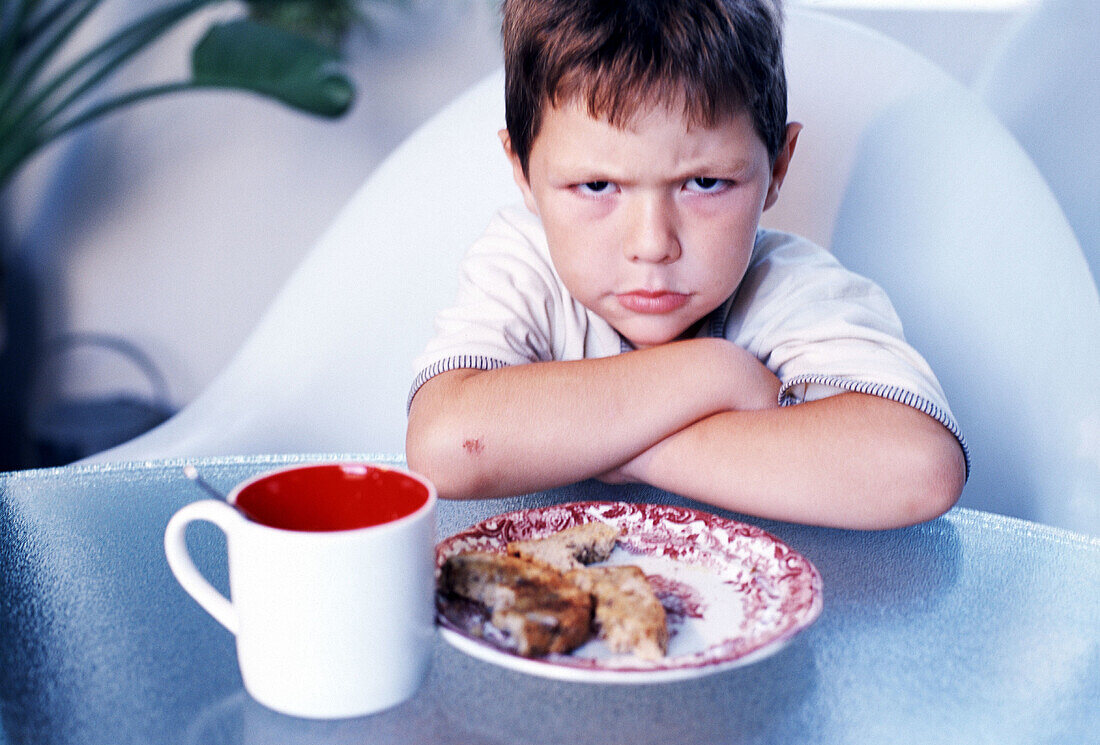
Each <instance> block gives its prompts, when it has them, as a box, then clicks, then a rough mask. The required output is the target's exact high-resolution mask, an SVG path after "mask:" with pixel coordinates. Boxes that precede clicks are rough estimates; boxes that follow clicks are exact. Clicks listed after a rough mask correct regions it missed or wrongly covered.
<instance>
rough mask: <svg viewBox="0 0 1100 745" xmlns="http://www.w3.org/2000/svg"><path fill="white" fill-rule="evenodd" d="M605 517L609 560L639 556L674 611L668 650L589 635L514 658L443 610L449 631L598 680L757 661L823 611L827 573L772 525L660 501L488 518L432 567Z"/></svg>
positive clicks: (526, 665)
mask: <svg viewBox="0 0 1100 745" xmlns="http://www.w3.org/2000/svg"><path fill="white" fill-rule="evenodd" d="M593 521H600V522H605V523H608V524H610V525H613V526H615V527H617V528H619V530H620V532H621V533H622V535H621V537H620V539H619V543H618V546H617V547H616V549H615V553H614V554H613V555H612V558H611V560H610V562H611V563H619V564H637V565H639V566H641V567H642V568H643V570H644V571H645V572H646V573H647V574H648V575H649V576H650V577H651V581H652V584H653V585H654V588H655V591H656V592H657V594H658V597H659V598H660V599H661V602H662V603H663V604H664V605H665V607H666V610H667V611H668V614H669V627H670V632H671V633H672V634H673V640H672V642H671V643H670V648H669V655H668V656H667V657H665V658H664V659H663V660H659V661H656V662H648V661H644V660H640V659H637V658H635V657H633V656H630V655H609V654H607V653H606V650H604V651H602V652H601V651H600V649H599V647H600V646H601V645H600V643H598V642H590V643H589V644H587V645H585V646H584V647H582V648H581V649H579V650H576V651H574V652H573V653H572V654H570V655H551V656H548V657H545V658H540V659H534V660H531V659H526V658H522V657H518V656H517V655H514V654H512V653H510V652H508V651H507V650H503V649H500V648H499V647H496V646H493V645H492V644H490V643H489V642H487V641H484V640H482V639H480V638H478V637H477V636H476V635H474V634H471V633H468V631H467V630H466V629H464V628H461V627H460V625H459V624H456V623H455V622H453V621H452V620H451V619H449V618H447V617H446V616H445V615H444V614H442V613H441V614H439V616H438V621H439V625H440V628H441V630H442V632H443V636H444V637H445V638H446V639H447V640H448V641H450V642H451V643H452V644H454V645H455V646H457V647H459V648H460V649H463V650H464V651H467V652H470V653H471V654H475V655H476V656H479V657H482V658H483V659H486V660H489V661H491V662H496V663H498V664H502V665H505V666H508V667H512V668H515V669H520V670H523V671H526V672H530V673H533V674H536V675H544V676H546V677H556V678H561V679H571V680H589V679H592V680H599V681H601V682H653V681H658V680H673V679H682V678H687V677H695V676H698V675H704V674H708V673H711V672H717V671H719V670H725V669H728V668H730V667H736V666H738V665H742V664H748V663H749V662H752V661H755V660H757V659H760V658H762V657H764V656H766V655H767V654H770V653H771V652H774V651H775V650H777V649H779V648H780V647H782V646H783V645H784V644H785V643H786V642H787V641H788V640H789V639H790V638H791V637H793V636H794V635H795V634H797V633H798V632H799V631H801V630H803V629H805V628H806V627H808V626H809V625H810V624H812V623H813V622H814V621H815V620H816V619H817V617H818V616H819V615H820V614H821V610H822V582H821V575H820V574H819V573H818V571H817V569H816V568H815V567H814V565H813V564H812V563H811V562H810V561H809V560H808V559H806V557H804V556H802V555H801V554H799V553H798V552H797V551H795V550H793V549H792V548H791V547H790V546H788V545H787V544H785V543H784V542H783V541H781V540H779V539H778V538H776V537H775V536H773V535H771V534H770V533H768V532H766V531H764V530H762V529H761V528H758V527H755V526H752V525H748V524H746V523H742V522H738V521H735V520H729V519H727V518H724V517H719V516H718V515H713V514H710V513H708V512H702V511H699V510H694V509H690V508H687V507H675V506H670V505H659V504H631V503H627V502H572V503H568V504H560V505H553V506H549V507H542V508H538V509H531V510H520V511H517V512H509V513H506V514H503V515H498V516H496V517H492V518H489V519H488V520H485V521H483V522H481V523H479V524H478V525H475V526H473V527H470V528H468V529H466V530H464V531H462V532H460V533H457V534H456V535H453V536H451V537H450V538H447V539H446V540H444V541H442V542H441V543H440V544H439V545H438V546H437V547H436V566H437V567H438V566H442V564H443V562H444V561H446V559H447V557H449V556H453V555H454V554H457V553H461V552H463V551H474V550H479V551H500V552H503V551H504V550H505V546H506V545H507V544H508V543H509V542H510V541H514V540H523V539H530V538H541V537H544V536H547V535H550V534H552V533H556V532H558V531H559V530H563V529H565V528H568V527H570V526H573V525H577V524H580V523H586V522H593Z"/></svg>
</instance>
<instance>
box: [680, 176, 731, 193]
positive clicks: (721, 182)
mask: <svg viewBox="0 0 1100 745" xmlns="http://www.w3.org/2000/svg"><path fill="white" fill-rule="evenodd" d="M726 183H727V182H726V180H725V179H720V178H711V177H709V176H697V177H696V178H693V179H688V182H687V183H686V184H685V185H684V186H685V187H686V188H687V190H688V191H694V192H697V193H699V194H711V193H714V192H716V191H721V190H722V189H723V187H725V186H726Z"/></svg>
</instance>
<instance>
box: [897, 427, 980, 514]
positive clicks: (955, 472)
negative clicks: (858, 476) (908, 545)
mask: <svg viewBox="0 0 1100 745" xmlns="http://www.w3.org/2000/svg"><path fill="white" fill-rule="evenodd" d="M898 466H899V469H898V472H897V476H896V481H895V484H896V491H895V492H894V494H895V501H894V505H895V511H894V513H893V517H894V522H895V524H894V525H892V526H889V527H906V526H910V525H917V524H919V523H924V522H928V521H930V520H934V519H936V518H938V517H940V516H942V515H943V514H945V513H946V512H947V511H949V510H950V509H951V508H952V507H954V506H955V504H956V503H957V502H958V501H959V497H960V496H961V495H962V490H963V485H964V484H965V482H966V461H965V458H964V456H963V452H962V447H961V446H960V445H959V442H958V440H956V439H955V437H954V435H952V434H951V433H950V432H948V431H947V430H946V429H945V428H943V427H942V426H940V432H932V433H930V435H929V436H927V437H922V438H919V441H918V442H912V443H910V447H909V448H907V449H906V451H905V454H904V455H903V456H901V457H900V458H899V459H898Z"/></svg>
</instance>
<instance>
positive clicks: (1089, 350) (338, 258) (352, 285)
mask: <svg viewBox="0 0 1100 745" xmlns="http://www.w3.org/2000/svg"><path fill="white" fill-rule="evenodd" d="M787 38H788V51H787V55H788V68H789V73H788V74H789V78H790V88H791V91H790V100H791V114H792V118H795V119H798V120H800V121H802V122H804V123H805V124H806V130H805V132H804V133H803V136H802V138H801V139H800V141H799V146H798V151H797V154H796V158H795V161H794V166H793V168H792V172H791V174H790V176H789V177H788V180H787V182H786V184H785V186H784V193H783V195H782V197H781V199H780V202H779V205H780V206H777V207H776V208H775V209H774V210H772V211H770V212H768V213H766V214H767V224H769V225H774V226H779V227H783V228H785V229H788V230H792V231H794V232H799V233H802V234H804V235H807V236H809V237H811V238H813V239H815V240H817V241H818V242H820V243H822V244H824V245H826V246H830V247H831V248H832V249H833V250H835V251H836V252H837V253H838V254H839V255H841V256H842V258H843V259H844V260H845V261H847V262H849V263H850V264H852V265H853V267H854V268H856V269H857V270H861V271H864V272H866V273H867V274H869V275H871V276H873V277H875V278H876V279H877V280H878V281H880V282H882V283H883V284H884V285H886V286H887V289H888V290H889V291H890V292H891V293H892V294H894V295H895V297H896V300H897V305H898V308H899V312H900V314H901V316H902V318H903V319H905V320H906V322H907V328H908V330H909V333H910V335H911V337H912V339H913V341H914V342H915V343H916V346H917V347H918V348H919V349H920V350H921V351H922V352H924V353H925V354H926V355H927V357H928V358H929V359H930V361H931V363H932V365H933V368H934V369H936V370H937V372H938V373H939V375H940V377H941V380H942V382H943V384H944V387H945V389H946V391H947V394H948V397H949V400H950V401H951V402H952V405H953V407H954V409H955V412H956V414H957V416H958V418H959V420H960V423H961V426H962V428H963V430H964V433H965V435H966V436H967V438H968V440H969V442H970V445H971V449H972V453H973V459H974V470H973V474H972V476H971V479H970V482H969V484H968V486H967V488H966V492H965V494H964V498H963V503H964V504H967V505H970V506H976V507H982V508H986V509H991V510H996V511H1003V512H1009V513H1011V514H1016V515H1019V516H1022V517H1030V518H1038V519H1049V520H1050V521H1051V522H1058V523H1060V524H1067V523H1072V524H1073V526H1074V527H1078V528H1090V529H1093V528H1094V529H1095V530H1096V532H1100V521H1098V522H1097V523H1091V524H1088V525H1086V521H1085V518H1084V517H1082V515H1084V516H1085V517H1088V519H1090V520H1091V519H1093V518H1094V517H1095V515H1096V502H1097V500H1100V477H1098V468H1097V462H1096V459H1095V457H1093V456H1094V455H1095V452H1090V451H1088V447H1092V448H1093V451H1094V450H1095V447H1096V444H1095V438H1096V436H1097V435H1096V432H1095V429H1096V428H1097V426H1098V425H1097V422H1098V421H1100V416H1098V412H1100V406H1098V404H1097V397H1096V395H1097V394H1096V389H1095V387H1094V386H1092V385H1091V384H1092V382H1093V380H1094V375H1095V370H1096V369H1097V362H1100V350H1098V348H1097V344H1098V343H1100V312H1098V299H1097V295H1096V290H1095V287H1094V286H1093V285H1092V283H1091V281H1090V280H1089V279H1088V274H1087V270H1086V268H1085V264H1084V259H1083V258H1082V256H1081V253H1080V250H1079V248H1078V246H1077V244H1076V242H1075V241H1074V238H1073V235H1072V233H1071V232H1070V230H1069V227H1068V226H1067V225H1066V223H1065V219H1064V217H1063V216H1062V214H1061V212H1060V211H1059V209H1058V207H1057V205H1056V204H1055V203H1054V200H1053V198H1052V197H1051V196H1050V193H1049V190H1048V189H1047V188H1046V187H1045V185H1044V184H1043V182H1042V179H1041V178H1040V177H1039V176H1038V174H1037V173H1036V172H1035V170H1034V168H1033V167H1032V165H1031V164H1030V162H1029V161H1028V159H1027V158H1026V156H1025V155H1024V154H1023V153H1022V152H1021V151H1020V149H1019V147H1018V146H1017V145H1016V144H1015V143H1014V142H1013V140H1012V139H1011V138H1010V137H1009V136H1008V135H1007V134H1006V133H1005V132H1004V130H1003V128H1002V127H1001V126H1000V125H999V124H998V123H997V122H996V120H995V119H994V118H993V117H992V116H991V115H990V114H988V112H987V111H986V110H985V109H984V108H983V107H982V106H981V104H980V103H978V102H977V100H976V98H975V96H974V95H973V94H971V93H968V92H967V91H966V90H964V89H963V88H962V87H961V86H959V85H958V84H957V83H955V82H954V81H953V80H952V79H951V78H949V77H948V76H947V75H946V74H944V73H942V72H940V71H939V70H938V69H937V68H935V67H934V66H933V65H931V64H930V63H928V62H926V61H924V60H923V59H922V58H920V57H918V56H916V55H915V54H913V53H912V52H910V51H908V50H906V49H905V48H904V47H902V46H900V45H898V44H896V43H894V42H892V41H889V40H887V39H885V38H884V37H882V36H880V35H877V34H875V33H873V32H870V31H868V30H866V29H863V28H861V27H858V26H855V25H852V24H849V23H845V22H841V21H837V20H835V19H831V18H829V17H827V16H823V15H818V14H814V13H807V12H791V13H790V15H789V23H788V36H787ZM502 108H503V103H502V78H501V76H500V75H499V74H498V75H493V76H491V77H490V78H488V79H486V80H485V81H483V82H482V83H481V84H479V85H477V86H475V87H474V88H473V89H472V90H471V91H470V92H468V93H467V94H466V95H464V96H462V97H461V98H460V99H459V100H458V101H456V102H455V103H454V104H453V105H451V106H450V107H449V108H447V109H445V110H444V111H443V112H441V113H440V114H439V115H437V116H436V117H435V118H433V119H432V120H431V121H430V122H429V123H428V124H427V125H425V126H424V127H423V128H422V129H420V130H419V131H418V132H416V133H415V134H414V135H413V136H412V137H411V138H410V139H409V140H408V141H407V142H406V143H405V144H404V145H403V146H402V147H401V148H399V149H398V150H397V151H396V152H395V153H394V154H393V155H392V156H391V157H390V158H389V159H388V160H387V161H386V162H385V163H384V164H383V165H382V166H381V167H380V168H379V169H378V171H377V172H375V173H374V174H373V175H372V176H371V177H370V178H369V179H368V180H367V182H366V183H365V184H364V186H363V187H362V189H361V191H360V192H359V193H358V194H357V195H356V196H355V197H354V199H353V200H352V202H351V203H350V204H349V205H348V206H347V208H346V209H345V210H344V211H343V213H342V214H341V215H340V216H339V217H338V219H337V220H336V222H335V224H334V225H333V226H332V228H331V229H330V230H329V231H328V233H327V234H326V235H324V236H323V237H322V238H321V240H320V242H319V243H318V245H317V246H316V248H315V249H314V250H313V252H312V253H311V254H310V256H309V257H308V258H307V259H306V260H305V261H304V262H303V264H302V266H301V268H300V269H299V270H298V271H297V273H296V274H295V275H294V276H293V277H292V278H291V280H290V282H289V283H288V285H287V287H286V289H285V290H284V291H283V292H282V294H281V295H280V296H279V297H278V299H277V300H276V302H275V303H274V305H273V307H272V308H271V310H270V311H269V312H268V313H267V315H266V316H265V317H264V319H263V320H262V322H261V324H260V325H259V327H258V328H257V329H256V331H255V332H254V334H253V335H252V336H251V338H250V339H249V340H248V342H247V343H246V344H245V346H244V348H243V349H242V350H241V351H240V353H239V354H238V356H237V357H236V358H235V359H234V361H233V362H232V363H231V365H230V366H229V367H228V368H227V369H226V370H225V372H224V373H223V374H222V375H221V376H220V377H219V378H218V379H217V380H216V381H215V382H214V383H213V384H212V385H211V386H210V388H209V389H208V390H207V391H206V392H204V393H203V394H202V395H201V396H200V397H199V398H198V399H196V400H195V401H194V402H193V403H192V404H190V405H189V406H188V407H186V408H185V409H184V410H183V411H182V412H180V413H179V414H178V415H177V416H176V417H174V418H173V419H172V420H170V421H169V422H167V423H166V424H164V425H162V426H161V427H160V428H158V429H156V430H154V431H153V432H151V433H149V434H147V435H145V436H143V437H140V438H138V439H136V440H134V441H132V442H130V443H127V444H125V445H122V446H120V447H119V448H116V449H114V450H112V451H108V452H107V453H104V454H101V455H100V456H97V457H96V458H94V459H93V460H98V461H105V460H135V459H146V458H157V457H170V456H199V455H214V454H250V453H266V452H271V453H277V452H342V453H349V452H350V453H371V452H388V453H393V452H401V451H403V444H404V428H405V399H406V393H407V390H408V385H409V382H410V376H411V360H412V358H413V357H414V356H415V355H416V354H417V353H418V351H419V350H420V348H421V346H422V344H423V343H424V342H425V341H426V339H427V338H428V336H429V335H430V333H431V320H432V317H433V314H434V313H435V311H436V310H437V309H438V308H440V307H442V306H443V305H445V304H447V303H448V302H449V301H450V300H451V298H452V297H453V293H454V290H455V287H456V280H455V276H456V266H457V263H458V261H459V259H460V257H461V255H462V253H463V250H464V248H465V247H466V245H467V244H468V243H469V242H470V241H471V240H472V239H474V238H475V237H476V236H477V235H478V233H479V232H480V231H481V229H482V228H483V226H484V225H485V224H486V223H487V221H488V220H489V218H490V216H491V214H492V213H493V212H494V210H495V209H496V208H497V207H498V206H499V205H501V204H504V203H509V202H513V201H517V200H518V192H517V190H516V189H515V187H514V186H513V184H512V182H511V176H510V172H509V168H508V164H507V162H506V161H505V159H504V157H503V155H502V154H501V152H500V145H499V143H498V142H497V139H496V130H497V129H498V128H499V127H500V126H501V125H502V122H503V114H502ZM1067 383H1068V385H1067ZM1090 427H1091V428H1092V429H1091V430H1090V429H1089V428H1090ZM1090 432H1091V433H1092V434H1091V435H1090V434H1089V433H1090ZM1090 436H1091V437H1093V440H1092V441H1091V443H1092V444H1091V445H1088V443H1089V442H1090V441H1089V440H1088V439H1087V438H1088V437H1090ZM1076 498H1081V499H1082V501H1083V505H1078V504H1076V503H1073V504H1072V509H1071V507H1070V506H1066V505H1067V504H1069V503H1068V502H1067V501H1066V500H1072V499H1076Z"/></svg>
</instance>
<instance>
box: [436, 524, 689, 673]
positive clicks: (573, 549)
mask: <svg viewBox="0 0 1100 745" xmlns="http://www.w3.org/2000/svg"><path fill="white" fill-rule="evenodd" d="M618 537H619V531H618V529H617V528H614V527H612V526H610V525H607V524H605V523H600V522H594V523H585V524H582V525H575V526H573V527H571V528H566V529H565V530H562V531H560V532H558V533H554V534H553V535H550V536H547V537H545V538H538V539H531V540H525V541H512V542H510V543H508V544H507V546H506V553H504V554H500V553H495V552H491V551H465V552H462V553H459V554H456V555H454V556H451V557H450V558H448V559H447V560H446V561H445V562H444V564H443V566H442V568H441V569H440V576H439V590H440V593H441V594H442V596H443V597H445V598H462V599H464V600H467V601H472V602H473V603H477V604H480V606H483V607H484V609H485V611H486V612H487V615H488V623H489V625H491V626H492V627H493V628H492V629H489V628H487V627H486V626H485V625H484V619H485V615H486V613H485V612H483V611H478V614H479V617H480V619H481V620H479V621H478V622H477V623H475V624H468V626H471V627H472V628H469V629H468V630H469V631H470V632H471V633H474V634H476V635H480V636H483V637H485V638H486V639H488V640H490V641H493V642H495V643H498V644H499V645H501V646H504V647H506V648H508V649H511V650H513V651H515V652H516V653H517V654H520V655H523V656H524V657H539V656H543V655H546V654H550V653H561V654H565V653H568V652H570V651H572V650H573V649H576V648H577V647H579V646H581V645H582V644H584V643H585V642H586V641H587V640H588V639H589V637H590V636H591V635H592V633H593V630H595V633H596V634H597V636H598V638H599V639H600V640H601V641H603V642H604V643H605V644H606V645H607V646H608V648H609V649H611V651H613V652H615V653H617V654H633V655H635V656H637V657H639V658H641V659H646V660H657V659H660V658H661V657H664V655H665V654H666V653H667V651H668V637H669V633H668V621H667V618H666V616H665V609H664V606H662V605H661V601H660V600H658V599H657V596H656V594H655V593H654V591H653V587H652V586H651V585H650V583H649V580H648V578H647V577H646V575H645V573H644V572H643V571H642V570H641V569H639V568H638V567H636V566H602V567H593V566H586V565H588V564H593V563H596V562H600V561H606V560H607V559H608V558H609V557H610V556H611V552H612V550H613V549H614V548H615V543H616V541H617V539H618ZM493 629H495V631H494V630H493ZM498 632H499V633H498Z"/></svg>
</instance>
